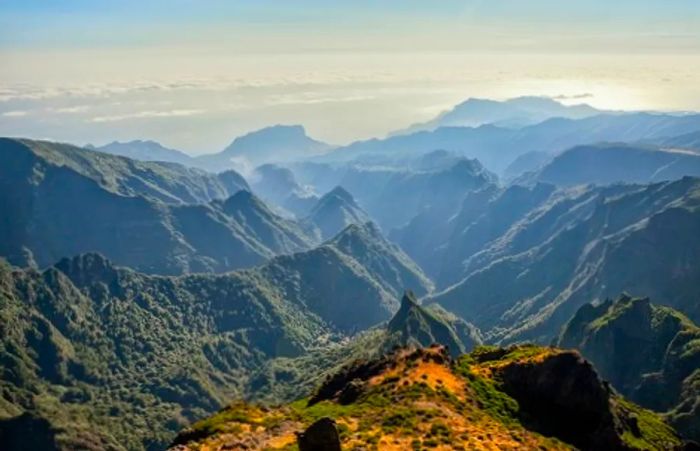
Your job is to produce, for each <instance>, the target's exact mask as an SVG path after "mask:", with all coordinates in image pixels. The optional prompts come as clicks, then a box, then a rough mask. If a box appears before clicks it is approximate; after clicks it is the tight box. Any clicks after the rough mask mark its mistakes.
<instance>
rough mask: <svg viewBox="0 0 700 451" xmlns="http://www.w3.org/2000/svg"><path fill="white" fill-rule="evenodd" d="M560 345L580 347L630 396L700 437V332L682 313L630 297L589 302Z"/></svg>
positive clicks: (688, 434)
mask: <svg viewBox="0 0 700 451" xmlns="http://www.w3.org/2000/svg"><path fill="white" fill-rule="evenodd" d="M557 346H561V347H567V348H576V349H579V350H580V351H581V353H582V354H583V355H584V356H585V357H586V358H588V359H590V360H591V361H592V362H593V363H594V364H595V366H596V368H598V370H599V371H600V374H601V376H602V377H604V378H605V379H607V380H609V381H610V382H611V383H612V385H613V386H614V387H615V388H616V389H617V390H619V391H620V392H621V393H623V394H624V395H625V396H626V397H628V398H630V399H631V400H633V401H635V402H637V403H639V404H640V405H642V406H644V407H647V408H650V409H653V410H656V411H660V412H666V416H667V418H668V419H669V421H670V423H671V424H672V425H673V426H674V427H675V428H677V429H678V431H680V432H681V433H682V434H683V435H685V436H686V438H689V439H693V440H699V439H700V391H699V390H698V387H699V385H698V384H699V383H700V328H698V327H697V326H696V325H695V324H693V323H692V322H691V321H690V320H689V319H688V318H686V317H685V316H684V315H682V314H681V313H680V312H678V311H676V310H673V309H671V308H669V307H664V306H660V305H654V304H651V303H650V302H649V299H648V298H644V299H642V298H632V297H629V296H621V297H620V298H618V299H617V300H616V301H615V302H612V301H609V300H608V301H606V302H604V303H602V304H600V305H597V306H593V305H591V304H586V305H584V306H582V307H581V308H580V309H579V310H578V312H576V314H575V315H574V316H573V318H572V319H571V320H570V321H569V322H568V323H567V324H566V326H565V328H564V329H563V330H562V333H561V335H560V336H559V338H558V340H557Z"/></svg>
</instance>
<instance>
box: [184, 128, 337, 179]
mask: <svg viewBox="0 0 700 451" xmlns="http://www.w3.org/2000/svg"><path fill="white" fill-rule="evenodd" d="M331 147H332V146H330V145H329V144H326V143H322V142H320V141H316V140H314V139H311V138H309V137H308V136H307V135H306V131H305V130H304V127H302V126H301V125H275V126H272V127H266V128H263V129H261V130H257V131H254V132H251V133H248V134H247V135H243V136H240V137H238V138H236V139H234V140H233V142H232V143H231V144H230V145H229V146H228V147H226V148H225V149H224V150H222V151H221V152H219V153H215V154H210V155H202V156H199V157H196V158H195V159H194V164H195V165H197V166H200V167H203V168H205V169H208V170H210V171H214V172H219V171H223V170H225V169H237V168H251V169H252V168H254V167H257V166H260V165H262V164H265V163H280V162H286V161H294V160H300V159H303V158H308V157H312V156H317V155H321V154H323V153H325V152H327V151H329V150H330V149H331Z"/></svg>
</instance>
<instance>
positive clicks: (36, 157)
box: [0, 140, 318, 274]
mask: <svg viewBox="0 0 700 451" xmlns="http://www.w3.org/2000/svg"><path fill="white" fill-rule="evenodd" d="M0 153H3V155H4V156H6V157H7V159H6V161H7V165H3V167H2V168H0V205H2V209H3V211H6V212H8V213H9V214H7V215H4V216H3V217H2V219H0V255H2V256H4V257H6V258H7V259H8V261H10V262H11V263H13V264H17V265H37V266H39V267H46V266H48V265H50V264H52V263H53V262H55V261H57V260H58V259H60V258H63V257H64V256H67V255H76V254H80V253H84V252H100V253H102V254H104V255H106V256H107V257H109V258H110V259H112V260H113V261H114V262H115V263H117V264H119V265H125V266H129V267H132V268H134V269H137V270H139V271H143V272H148V273H156V274H182V273H187V272H221V271H227V270H232V269H237V268H242V267H250V266H253V265H256V264H260V263H262V262H264V261H265V260H267V259H269V258H270V257H272V256H274V255H277V254H282V253H291V252H296V251H300V250H305V249H308V248H309V247H311V246H312V244H314V243H315V242H317V241H318V240H317V238H316V237H315V232H314V231H313V230H308V229H307V228H305V227H302V226H300V225H297V224H296V223H294V222H292V221H289V220H287V219H284V218H282V217H280V216H278V215H276V214H274V213H272V212H271V211H270V210H269V208H268V207H267V206H266V205H265V204H264V203H263V202H261V201H260V200H259V199H257V198H255V197H254V196H252V195H250V193H249V192H248V191H247V190H241V189H239V188H240V187H241V186H242V187H244V188H245V187H247V185H245V182H244V181H242V179H240V181H241V182H242V183H243V185H239V184H237V177H238V178H240V177H239V176H237V175H236V174H235V173H232V172H229V173H223V174H219V175H218V176H214V175H210V174H206V173H203V172H201V171H198V170H191V169H186V168H184V167H182V166H179V165H173V164H164V163H163V164H161V163H146V162H137V161H133V160H128V159H126V158H121V157H115V156H111V155H106V154H100V153H98V152H93V151H89V150H85V149H79V148H76V147H72V146H68V145H60V144H54V143H45V142H30V141H16V140H1V141H0ZM228 189H231V190H235V192H234V194H233V195H231V196H229V194H228ZM196 190H199V191H196ZM185 194H186V195H185ZM177 195H181V197H177ZM210 199H214V200H213V201H211V202H210ZM185 201H187V202H194V203H183V202H185Z"/></svg>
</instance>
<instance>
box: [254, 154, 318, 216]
mask: <svg viewBox="0 0 700 451" xmlns="http://www.w3.org/2000/svg"><path fill="white" fill-rule="evenodd" d="M250 179H251V186H252V187H253V191H255V193H256V194H258V195H259V196H261V197H262V198H263V199H265V201H266V202H270V203H272V204H274V205H276V206H278V207H280V208H282V209H283V210H285V211H288V212H290V213H291V214H293V215H294V216H296V217H298V218H303V217H304V216H306V215H307V214H308V213H309V212H310V211H311V208H313V206H314V205H315V204H316V202H318V199H319V197H318V196H317V195H316V193H315V192H314V190H313V189H312V188H311V187H309V186H302V185H301V184H299V183H298V182H297V180H296V177H295V176H294V173H293V172H292V171H291V170H290V169H288V168H285V167H281V166H277V165H274V164H264V165H262V166H259V167H257V168H255V171H254V172H253V174H252V176H251V178H250Z"/></svg>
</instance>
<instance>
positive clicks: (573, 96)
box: [552, 92, 595, 100]
mask: <svg viewBox="0 0 700 451" xmlns="http://www.w3.org/2000/svg"><path fill="white" fill-rule="evenodd" d="M593 97H595V96H594V95H593V94H591V93H590V92H582V93H580V94H571V95H564V94H562V95H558V96H554V97H552V98H553V99H554V100H582V99H590V98H593Z"/></svg>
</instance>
